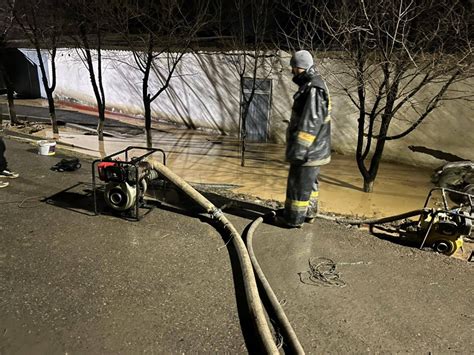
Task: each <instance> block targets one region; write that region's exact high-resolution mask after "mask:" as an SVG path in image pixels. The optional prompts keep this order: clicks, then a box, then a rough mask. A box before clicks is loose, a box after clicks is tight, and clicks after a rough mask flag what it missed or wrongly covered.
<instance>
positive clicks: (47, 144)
mask: <svg viewBox="0 0 474 355" xmlns="http://www.w3.org/2000/svg"><path fill="white" fill-rule="evenodd" d="M55 150H56V142H51V141H39V142H38V154H39V155H54V154H55Z"/></svg>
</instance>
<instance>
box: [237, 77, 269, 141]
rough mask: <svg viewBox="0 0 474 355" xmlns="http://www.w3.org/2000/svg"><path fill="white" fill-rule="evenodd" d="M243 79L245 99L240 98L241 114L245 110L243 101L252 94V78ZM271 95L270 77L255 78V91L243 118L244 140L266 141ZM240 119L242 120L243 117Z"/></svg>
mask: <svg viewBox="0 0 474 355" xmlns="http://www.w3.org/2000/svg"><path fill="white" fill-rule="evenodd" d="M243 79H244V95H245V100H244V99H243V98H242V99H241V101H242V102H241V104H242V107H243V109H242V113H241V114H242V115H243V114H244V112H245V107H244V106H243V105H245V102H247V100H248V99H249V98H250V95H251V94H252V86H253V80H254V79H253V78H243ZM271 97H272V81H271V80H270V79H255V91H254V95H253V99H252V102H250V107H249V110H248V113H247V119H246V120H245V132H246V140H248V141H253V142H266V141H267V139H268V121H269V117H270V108H271ZM241 121H242V122H244V119H243V117H242V118H241Z"/></svg>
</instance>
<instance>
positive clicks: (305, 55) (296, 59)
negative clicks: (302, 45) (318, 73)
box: [290, 50, 314, 70]
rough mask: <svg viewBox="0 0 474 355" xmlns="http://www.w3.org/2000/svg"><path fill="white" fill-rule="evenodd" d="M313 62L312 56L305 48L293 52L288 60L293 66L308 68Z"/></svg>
mask: <svg viewBox="0 0 474 355" xmlns="http://www.w3.org/2000/svg"><path fill="white" fill-rule="evenodd" d="M313 64H314V62H313V56H312V55H311V53H309V52H308V51H306V50H301V51H297V52H295V54H293V56H292V57H291V60H290V65H291V67H293V68H301V69H305V70H307V69H309V68H310V67H311V66H312V65H313Z"/></svg>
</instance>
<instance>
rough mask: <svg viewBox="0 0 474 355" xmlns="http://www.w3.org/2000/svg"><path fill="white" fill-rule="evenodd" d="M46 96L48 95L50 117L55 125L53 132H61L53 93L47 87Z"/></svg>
mask: <svg viewBox="0 0 474 355" xmlns="http://www.w3.org/2000/svg"><path fill="white" fill-rule="evenodd" d="M46 96H47V97H48V106H49V117H50V118H51V125H52V126H53V134H59V129H58V122H57V121H56V108H55V106H54V98H53V93H52V92H50V91H49V90H47V89H46Z"/></svg>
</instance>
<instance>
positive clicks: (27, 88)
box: [0, 48, 41, 99]
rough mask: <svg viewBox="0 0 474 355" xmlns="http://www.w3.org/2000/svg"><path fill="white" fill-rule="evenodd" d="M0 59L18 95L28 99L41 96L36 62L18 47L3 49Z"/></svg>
mask: <svg viewBox="0 0 474 355" xmlns="http://www.w3.org/2000/svg"><path fill="white" fill-rule="evenodd" d="M0 60H1V61H2V63H3V67H4V68H5V70H6V72H7V75H8V77H9V80H10V81H11V83H12V86H13V89H14V90H15V92H16V94H17V97H19V98H28V99H35V98H38V97H41V89H40V79H39V76H38V67H37V65H36V64H35V63H33V62H32V61H31V60H30V59H29V58H27V57H26V56H25V55H24V54H23V53H22V52H21V51H20V50H18V49H16V48H4V49H2V51H1V52H0Z"/></svg>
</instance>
